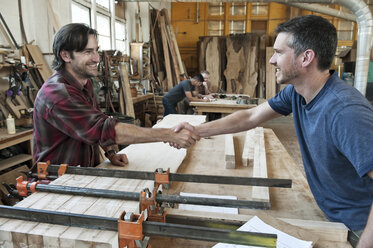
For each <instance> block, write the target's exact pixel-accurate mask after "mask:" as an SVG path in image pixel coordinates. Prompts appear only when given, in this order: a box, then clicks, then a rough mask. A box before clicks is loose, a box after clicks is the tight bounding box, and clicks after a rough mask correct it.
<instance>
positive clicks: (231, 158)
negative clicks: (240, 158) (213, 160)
mask: <svg viewBox="0 0 373 248" xmlns="http://www.w3.org/2000/svg"><path fill="white" fill-rule="evenodd" d="M224 137H225V150H224V151H225V153H224V160H225V168H226V169H234V168H235V167H236V158H235V153H234V142H233V135H232V134H226V135H224Z"/></svg>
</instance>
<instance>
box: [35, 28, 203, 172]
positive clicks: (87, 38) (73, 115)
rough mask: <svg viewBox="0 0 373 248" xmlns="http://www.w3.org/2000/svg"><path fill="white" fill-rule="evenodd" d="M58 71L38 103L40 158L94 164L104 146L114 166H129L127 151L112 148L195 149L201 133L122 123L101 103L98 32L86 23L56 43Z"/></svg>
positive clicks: (37, 148) (61, 34) (63, 33)
mask: <svg viewBox="0 0 373 248" xmlns="http://www.w3.org/2000/svg"><path fill="white" fill-rule="evenodd" d="M53 53H54V56H55V58H54V61H53V68H54V69H55V70H56V72H55V73H54V74H53V75H52V76H51V77H50V78H49V79H48V80H47V81H46V82H45V83H44V84H43V86H42V88H41V89H40V90H39V92H38V94H37V97H36V99H35V104H34V118H33V119H34V137H33V146H34V147H33V148H34V159H35V162H39V161H47V160H49V161H50V162H51V163H56V164H61V163H66V164H69V165H72V166H77V165H80V166H84V167H91V166H96V165H98V164H99V163H100V159H99V146H101V147H102V148H103V149H104V150H105V151H106V153H105V155H106V156H107V157H108V159H109V160H110V161H111V163H112V164H115V165H119V166H125V164H127V163H128V160H127V157H126V155H125V154H115V152H113V150H112V146H113V145H116V144H132V143H145V142H158V141H164V142H171V143H174V142H175V143H177V144H178V147H189V146H190V145H192V144H193V143H195V141H196V140H198V139H199V137H198V136H196V135H194V134H193V133H192V132H190V131H187V130H183V131H182V134H181V135H175V134H173V129H166V128H162V129H152V128H140V127H137V126H135V125H130V124H125V123H120V122H118V120H117V119H114V118H110V117H109V116H107V115H106V114H104V113H103V112H102V111H101V110H100V109H99V106H98V103H97V101H96V98H95V97H94V94H93V90H92V82H91V81H90V79H89V78H90V77H93V76H97V74H98V71H97V64H98V62H99V54H98V44H97V31H96V30H94V29H91V28H90V27H88V26H86V25H84V24H78V23H72V24H68V25H65V26H63V27H62V28H61V29H60V30H59V31H58V32H57V33H56V35H55V37H54V42H53Z"/></svg>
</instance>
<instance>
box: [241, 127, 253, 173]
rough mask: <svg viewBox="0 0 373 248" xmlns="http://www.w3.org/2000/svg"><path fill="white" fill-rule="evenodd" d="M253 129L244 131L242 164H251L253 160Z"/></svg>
mask: <svg viewBox="0 0 373 248" xmlns="http://www.w3.org/2000/svg"><path fill="white" fill-rule="evenodd" d="M254 135H255V131H254V129H250V130H248V131H247V132H246V136H245V145H244V148H243V151H242V165H243V166H252V165H253V162H254V142H255V141H254Z"/></svg>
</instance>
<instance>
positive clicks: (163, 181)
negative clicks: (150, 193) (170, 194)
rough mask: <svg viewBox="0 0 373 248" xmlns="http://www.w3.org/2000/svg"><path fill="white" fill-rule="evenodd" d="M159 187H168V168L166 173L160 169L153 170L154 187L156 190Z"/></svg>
mask: <svg viewBox="0 0 373 248" xmlns="http://www.w3.org/2000/svg"><path fill="white" fill-rule="evenodd" d="M159 185H162V186H163V187H164V188H165V189H168V188H169V187H170V168H168V170H167V171H166V172H164V171H163V169H162V168H158V169H156V170H155V174H154V187H155V188H156V189H158V187H159Z"/></svg>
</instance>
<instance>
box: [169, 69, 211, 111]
mask: <svg viewBox="0 0 373 248" xmlns="http://www.w3.org/2000/svg"><path fill="white" fill-rule="evenodd" d="M203 81H204V79H203V76H202V75H201V74H197V75H195V76H194V77H193V78H192V79H186V80H183V81H181V82H180V83H179V84H178V85H176V86H175V87H173V88H172V89H171V90H170V91H168V92H167V94H166V95H165V96H164V97H163V98H162V103H163V107H164V114H163V116H166V115H169V114H176V113H177V112H176V105H177V103H178V102H180V101H182V100H183V99H184V98H185V97H186V98H187V99H188V101H189V102H190V101H195V102H207V101H209V100H208V99H200V98H199V97H197V92H196V87H197V86H198V87H199V86H201V85H202V83H203Z"/></svg>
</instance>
